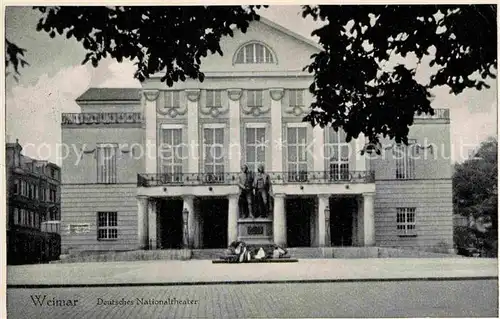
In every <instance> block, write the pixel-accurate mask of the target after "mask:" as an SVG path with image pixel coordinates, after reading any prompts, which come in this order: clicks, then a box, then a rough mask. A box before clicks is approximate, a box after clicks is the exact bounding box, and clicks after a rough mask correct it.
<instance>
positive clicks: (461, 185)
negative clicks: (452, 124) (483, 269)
mask: <svg viewBox="0 0 500 319" xmlns="http://www.w3.org/2000/svg"><path fill="white" fill-rule="evenodd" d="M497 150H498V141H497V140H496V139H495V138H490V139H488V140H487V141H485V142H483V143H481V146H480V147H479V149H478V150H477V152H476V153H475V154H474V156H473V157H472V158H471V159H468V160H467V161H465V162H464V163H461V164H456V165H455V172H454V175H453V208H454V212H455V213H458V214H461V215H464V216H471V217H472V219H473V220H476V221H477V222H478V223H485V222H488V221H489V222H491V229H489V230H488V231H487V232H486V233H484V231H482V230H481V229H482V228H483V227H482V226H481V225H475V226H474V229H473V230H471V233H472V234H473V235H474V236H475V237H482V239H484V240H485V241H486V244H488V243H489V242H490V243H491V242H494V241H496V240H497V238H498V188H497V185H498V184H497V183H498V166H497V165H498V158H497V155H498V154H497V153H498V152H497ZM476 226H477V227H476ZM490 246H493V245H490Z"/></svg>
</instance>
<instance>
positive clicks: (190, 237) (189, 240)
mask: <svg viewBox="0 0 500 319" xmlns="http://www.w3.org/2000/svg"><path fill="white" fill-rule="evenodd" d="M183 199H184V205H183V208H182V210H183V211H184V209H187V211H188V217H187V234H186V232H185V231H184V223H185V222H186V221H184V220H183V230H182V242H183V243H184V245H185V246H184V247H186V246H187V247H189V248H192V247H193V244H194V235H195V234H194V230H195V229H194V222H195V216H194V203H193V202H194V196H192V195H186V196H184V197H183ZM182 218H184V212H183V213H182ZM186 235H187V237H186Z"/></svg>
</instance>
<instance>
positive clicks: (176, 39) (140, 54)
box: [37, 6, 260, 86]
mask: <svg viewBox="0 0 500 319" xmlns="http://www.w3.org/2000/svg"><path fill="white" fill-rule="evenodd" d="M259 7H260V6H248V7H242V6H232V7H229V6H210V7H209V6H189V7H180V6H167V7H156V6H151V7H140V6H134V7H120V6H118V7H66V6H64V7H52V8H47V7H37V9H38V10H40V12H41V13H42V14H43V16H42V18H41V19H40V20H39V22H38V25H37V30H38V31H45V32H47V33H49V35H50V36H51V37H55V36H56V34H59V35H65V36H66V37H67V38H72V37H73V38H75V39H76V40H78V41H79V42H81V43H82V45H83V47H84V48H85V49H86V50H87V54H86V56H85V59H84V60H83V63H86V62H88V61H90V62H91V63H92V65H93V66H94V67H97V65H98V64H99V61H100V60H101V59H103V58H106V57H107V56H108V55H109V56H110V57H112V58H114V59H116V60H117V61H118V62H122V61H123V59H129V60H137V62H136V65H137V71H136V72H135V75H134V76H135V78H137V79H138V80H139V81H141V82H142V81H144V80H145V79H147V78H149V77H150V76H151V75H152V74H155V73H158V72H161V71H166V73H165V75H164V76H163V77H162V78H161V81H162V82H166V83H167V85H168V86H172V85H173V83H174V82H177V81H185V80H186V78H188V77H189V78H193V79H199V80H200V81H203V79H204V75H203V73H202V72H200V65H201V58H202V57H206V56H207V55H208V54H214V53H216V52H217V53H218V54H220V55H223V52H222V50H221V47H220V45H219V43H220V40H221V38H222V37H224V36H233V34H234V30H233V28H232V27H233V25H235V26H236V28H238V29H240V30H241V31H242V32H246V30H247V28H248V26H249V22H250V21H253V20H258V19H259V15H258V14H257V13H256V12H255V10H256V9H258V8H259Z"/></svg>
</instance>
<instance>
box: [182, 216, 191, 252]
mask: <svg viewBox="0 0 500 319" xmlns="http://www.w3.org/2000/svg"><path fill="white" fill-rule="evenodd" d="M188 217H189V210H188V209H187V208H184V209H183V210H182V224H183V225H182V229H183V236H182V237H183V243H182V245H183V246H184V249H188V248H189V247H190V245H189V230H188Z"/></svg>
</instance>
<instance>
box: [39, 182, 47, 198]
mask: <svg viewBox="0 0 500 319" xmlns="http://www.w3.org/2000/svg"><path fill="white" fill-rule="evenodd" d="M40 197H41V198H40V200H41V201H43V202H44V201H46V199H47V191H46V189H45V187H44V186H42V187H41V188H40Z"/></svg>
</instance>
